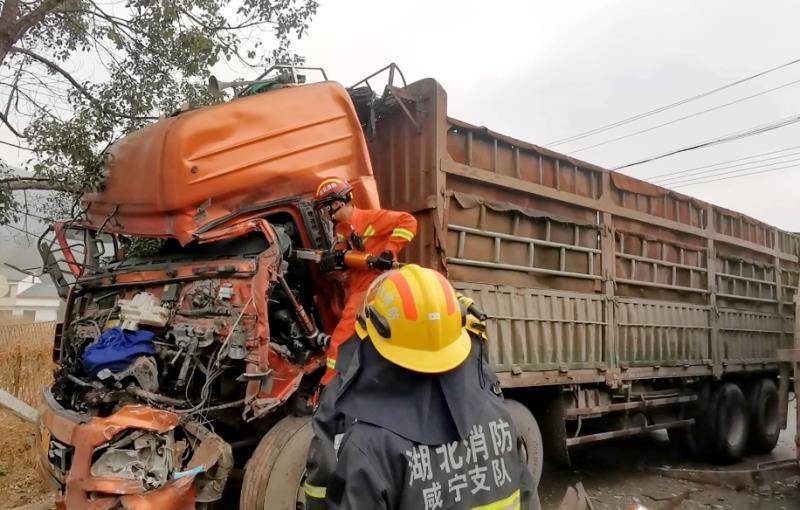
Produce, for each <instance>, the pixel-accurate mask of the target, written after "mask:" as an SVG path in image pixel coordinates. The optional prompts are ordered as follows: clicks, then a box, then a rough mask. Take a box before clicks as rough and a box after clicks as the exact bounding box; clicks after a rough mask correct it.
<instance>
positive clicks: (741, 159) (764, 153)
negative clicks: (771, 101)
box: [647, 145, 800, 180]
mask: <svg viewBox="0 0 800 510" xmlns="http://www.w3.org/2000/svg"><path fill="white" fill-rule="evenodd" d="M794 149H800V145H795V146H792V147H786V148H783V149H778V150H774V151H769V152H761V153H759V154H752V155H750V156H743V157H741V158H736V159H728V160H725V161H719V162H717V163H710V164H708V165H700V166H693V167H692V168H687V169H685V170H678V171H676V172H667V173H665V174H658V175H653V176H651V177H647V180H652V179H660V178H661V177H667V176H669V175H677V174H684V173H687V172H691V171H692V170H700V169H701V168H710V167H712V166H718V165H724V164H727V163H736V162H738V161H744V160H746V159H752V158H757V157H759V156H769V155H772V154H777V153H779V152H786V151H790V150H794ZM751 163H752V162H751Z"/></svg>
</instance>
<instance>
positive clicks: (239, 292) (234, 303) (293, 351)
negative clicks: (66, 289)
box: [53, 227, 329, 416]
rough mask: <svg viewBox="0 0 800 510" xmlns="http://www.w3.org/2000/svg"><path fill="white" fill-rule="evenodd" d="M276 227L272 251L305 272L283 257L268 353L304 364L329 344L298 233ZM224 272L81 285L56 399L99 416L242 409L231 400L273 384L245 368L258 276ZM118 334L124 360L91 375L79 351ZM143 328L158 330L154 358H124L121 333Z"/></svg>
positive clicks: (272, 290)
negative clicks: (306, 281) (136, 409)
mask: <svg viewBox="0 0 800 510" xmlns="http://www.w3.org/2000/svg"><path fill="white" fill-rule="evenodd" d="M274 231H275V234H276V239H275V240H276V241H277V242H276V243H274V247H277V248H278V250H279V253H281V254H283V256H284V257H286V258H287V259H290V260H292V264H294V266H302V267H300V268H299V269H298V268H297V267H293V266H292V265H290V264H289V262H287V261H286V260H285V259H279V262H278V264H279V265H278V266H277V267H279V271H278V273H277V274H276V275H275V276H274V279H273V282H274V283H273V284H271V285H270V286H269V288H268V296H267V303H268V308H267V315H268V329H267V333H268V335H269V348H270V349H271V350H272V351H273V352H274V353H276V354H277V355H278V356H280V357H282V358H284V359H286V360H287V362H289V363H295V364H302V363H304V362H305V361H306V360H307V359H308V358H309V356H310V355H311V354H313V353H320V352H321V351H322V350H324V349H325V348H326V347H327V345H328V342H329V336H328V335H327V334H325V333H324V332H322V330H321V329H320V328H319V327H318V326H317V319H315V317H314V313H313V312H314V311H313V304H312V303H309V302H307V301H306V299H304V294H303V292H301V285H300V283H301V278H302V275H301V274H298V271H303V270H304V269H303V267H304V263H303V262H298V261H296V260H294V259H291V258H290V257H289V255H290V253H291V246H292V239H291V238H290V236H289V233H292V232H293V230H292V229H291V228H289V227H276V228H275V230H274ZM287 232H288V233H287ZM248 242H250V243H251V244H252V241H248ZM261 249H262V250H263V248H261ZM251 267H252V263H251ZM254 270H255V267H253V270H252V271H254ZM220 272H221V270H214V271H209V270H208V269H207V267H206V266H204V267H200V268H197V269H194V270H193V274H196V275H200V276H202V277H196V278H190V279H188V281H172V282H168V283H166V284H163V283H154V284H152V285H148V284H137V285H130V286H124V287H120V288H117V289H115V290H111V291H109V289H108V288H104V289H102V291H101V290H100V289H98V292H94V290H93V289H91V288H84V289H82V295H81V296H80V297H79V298H78V299H76V308H78V310H79V312H80V314H79V315H77V318H76V319H74V320H73V321H72V322H71V323H70V324H69V326H68V328H67V329H66V330H65V333H64V338H63V341H62V345H61V363H60V370H59V374H57V377H56V384H55V385H54V388H53V393H54V396H55V398H56V399H57V400H58V401H59V402H60V403H61V404H62V405H64V407H66V408H70V409H75V410H78V411H81V412H87V413H89V414H91V415H99V416H103V415H107V414H108V413H112V412H114V411H115V410H116V409H119V408H120V407H121V406H123V405H126V404H129V403H134V402H142V403H147V404H151V405H156V406H160V407H163V408H167V409H169V410H173V411H175V412H180V413H188V414H194V413H201V412H202V413H205V412H208V410H209V409H216V410H219V409H224V410H229V409H233V408H235V407H236V406H235V405H228V404H230V403H239V406H241V402H242V401H243V400H244V397H245V388H246V386H247V384H248V382H249V381H251V380H253V374H258V378H259V380H260V381H261V388H269V387H271V384H272V382H271V371H267V372H263V371H262V370H254V369H253V368H252V367H251V368H248V366H249V364H251V363H252V362H253V356H255V355H256V350H255V349H256V347H257V346H258V345H259V339H258V337H257V332H258V323H259V319H258V311H257V309H256V306H255V304H254V300H255V298H254V296H253V292H255V289H254V287H253V276H254V273H253V272H250V273H246V272H245V273H240V272H239V271H238V270H232V269H227V266H226V269H225V271H224V272H223V273H224V274H220ZM206 274H207V275H208V277H206ZM78 310H74V311H73V313H74V312H75V311H78ZM113 328H118V329H119V330H121V332H119V333H118V336H119V340H113V342H118V343H119V350H120V352H121V353H122V354H121V356H122V358H121V359H114V360H113V361H114V362H113V364H111V365H109V366H108V367H103V368H101V369H99V370H94V371H93V372H90V371H88V370H87V366H86V362H85V361H84V360H82V356H83V353H84V352H85V351H86V349H87V348H88V347H89V346H91V345H94V344H95V343H97V342H98V341H99V340H100V338H101V337H103V336H104V335H107V334H108V331H109V330H111V329H113ZM137 330H139V331H147V332H150V333H152V340H148V342H149V343H150V345H151V346H152V347H151V349H152V351H148V352H154V353H155V354H154V355H149V354H148V355H142V352H141V351H140V350H137V351H136V354H135V355H131V356H130V357H129V358H126V357H124V356H125V352H127V351H125V349H126V348H130V344H129V342H130V341H131V340H129V339H128V337H127V336H126V334H123V332H125V331H137ZM104 338H105V337H104ZM114 345H116V344H114ZM111 349H112V350H113V349H116V347H113V346H112V347H111ZM145 354H147V353H145ZM262 372H263V373H262ZM221 406H222V407H221Z"/></svg>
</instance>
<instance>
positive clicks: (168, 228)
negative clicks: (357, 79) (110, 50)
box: [86, 82, 379, 243]
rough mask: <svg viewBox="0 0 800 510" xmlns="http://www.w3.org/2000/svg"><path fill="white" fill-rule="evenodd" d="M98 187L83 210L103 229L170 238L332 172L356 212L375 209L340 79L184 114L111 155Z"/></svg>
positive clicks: (309, 186) (299, 191) (362, 147)
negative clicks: (351, 195)
mask: <svg viewBox="0 0 800 510" xmlns="http://www.w3.org/2000/svg"><path fill="white" fill-rule="evenodd" d="M107 171H108V177H107V182H106V188H105V190H103V191H102V192H100V193H95V194H91V195H88V196H87V197H86V201H87V203H88V204H89V205H90V208H89V211H88V214H89V218H90V220H91V221H92V222H93V223H94V224H95V225H101V224H103V223H104V222H105V220H106V218H107V217H109V215H111V214H112V212H114V211H115V210H116V213H115V214H113V217H112V218H111V219H110V220H109V221H108V222H106V227H105V229H106V230H108V231H115V230H118V231H122V230H123V229H124V232H125V233H126V234H134V235H144V236H165V235H166V236H170V237H177V238H178V239H179V240H180V241H181V242H183V243H185V242H187V241H189V240H190V239H191V236H192V234H193V233H194V232H195V231H196V230H197V229H198V228H199V227H201V226H202V225H204V224H206V223H209V222H211V221H213V220H215V219H218V218H220V217H223V216H225V215H227V214H229V213H231V212H233V211H235V210H237V209H239V208H241V207H243V206H249V205H253V204H258V203H264V202H269V201H272V200H276V199H281V198H286V197H291V196H298V195H305V194H309V193H312V192H313V191H314V189H315V187H316V185H317V184H318V183H319V181H320V179H322V178H324V177H329V176H339V177H342V178H346V179H348V180H349V181H350V182H351V183H353V185H354V187H355V189H356V193H355V196H356V201H357V202H358V203H357V205H359V206H360V207H377V206H378V205H379V203H378V196H377V192H376V189H375V183H374V180H373V177H372V167H371V164H370V160H369V156H368V153H367V147H366V143H365V141H364V136H363V134H362V131H361V126H360V124H359V120H358V117H357V116H356V113H355V110H354V108H353V104H352V102H351V101H350V96H349V95H348V94H347V91H346V90H345V89H344V88H343V87H342V86H341V85H339V84H338V83H334V82H324V83H316V84H312V85H305V86H296V87H286V88H283V89H280V90H275V91H271V92H266V93H262V94H257V95H255V96H249V97H245V98H241V99H236V100H233V101H230V102H228V103H224V104H220V105H216V106H212V107H209V108H203V109H198V110H192V111H189V112H186V113H182V114H180V115H177V116H175V117H170V118H167V119H164V120H161V121H159V122H157V123H155V124H152V125H150V126H147V127H145V128H144V129H142V130H140V131H137V132H135V133H132V134H130V135H128V136H126V137H125V138H123V139H122V140H120V141H119V142H117V143H116V144H115V145H114V146H113V147H112V148H111V150H110V155H109V157H108V158H107Z"/></svg>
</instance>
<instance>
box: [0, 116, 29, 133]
mask: <svg viewBox="0 0 800 510" xmlns="http://www.w3.org/2000/svg"><path fill="white" fill-rule="evenodd" d="M0 122H2V123H3V124H5V125H6V127H7V128H8V129H9V131H11V132H12V133H14V136H16V137H17V138H27V136H25V135H24V134H22V133H20V132H19V131H17V128H15V127H14V126H13V125H12V124H11V123H10V122H9V121H8V117H6V116H5V115H3V114H2V113H0Z"/></svg>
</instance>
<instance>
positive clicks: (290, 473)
mask: <svg viewBox="0 0 800 510" xmlns="http://www.w3.org/2000/svg"><path fill="white" fill-rule="evenodd" d="M313 436H314V431H313V429H312V427H311V418H310V417H308V416H287V417H286V418H283V419H282V420H281V421H279V422H278V423H277V424H275V426H273V427H272V428H271V429H270V430H269V432H267V433H266V434H265V435H264V437H262V438H261V441H259V443H258V446H257V447H256V449H255V451H253V455H251V456H250V459H249V460H248V461H247V464H246V465H245V468H244V479H243V480H242V492H241V495H240V499H239V509H240V510H266V509H269V510H296V509H297V508H298V503H304V502H305V494H304V491H303V481H304V478H305V471H306V456H307V455H308V445H309V444H310V443H311V438H312V437H313Z"/></svg>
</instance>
